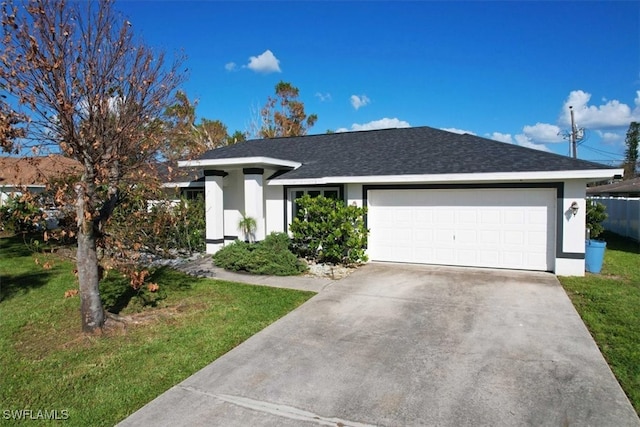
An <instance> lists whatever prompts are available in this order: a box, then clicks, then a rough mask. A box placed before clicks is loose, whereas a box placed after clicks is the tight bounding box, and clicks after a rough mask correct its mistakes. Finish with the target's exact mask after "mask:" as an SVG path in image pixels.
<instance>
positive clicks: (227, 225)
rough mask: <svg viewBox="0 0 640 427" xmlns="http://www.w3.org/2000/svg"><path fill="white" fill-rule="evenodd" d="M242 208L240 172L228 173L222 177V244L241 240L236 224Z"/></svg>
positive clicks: (241, 178) (242, 183) (242, 189)
mask: <svg viewBox="0 0 640 427" xmlns="http://www.w3.org/2000/svg"><path fill="white" fill-rule="evenodd" d="M243 208H244V181H243V175H242V171H238V170H233V171H229V175H227V176H225V177H224V242H225V244H228V243H231V242H233V241H235V240H236V239H239V238H241V236H240V230H238V222H239V221H240V218H241V212H242V210H243Z"/></svg>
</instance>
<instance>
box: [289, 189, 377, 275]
mask: <svg viewBox="0 0 640 427" xmlns="http://www.w3.org/2000/svg"><path fill="white" fill-rule="evenodd" d="M296 203H297V204H298V206H299V210H298V216H297V217H296V218H294V219H293V222H292V224H291V227H290V230H291V233H293V239H292V246H293V250H294V252H295V253H297V254H298V255H300V256H302V257H305V258H307V259H311V260H315V261H319V262H330V263H334V264H345V265H351V264H355V263H358V262H362V261H366V260H367V256H366V254H365V250H366V247H367V234H368V230H367V229H366V227H365V226H364V215H365V213H366V208H359V207H357V206H346V205H345V203H344V202H343V201H341V200H334V199H330V198H326V197H323V196H318V197H311V196H309V195H308V194H307V195H304V196H303V197H301V198H299V199H297V200H296Z"/></svg>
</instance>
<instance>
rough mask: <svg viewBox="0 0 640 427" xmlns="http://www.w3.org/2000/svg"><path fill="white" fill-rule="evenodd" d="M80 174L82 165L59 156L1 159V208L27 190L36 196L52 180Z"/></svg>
mask: <svg viewBox="0 0 640 427" xmlns="http://www.w3.org/2000/svg"><path fill="white" fill-rule="evenodd" d="M80 173H82V168H81V165H80V163H78V162H77V161H75V160H73V159H69V158H68V157H64V156H61V155H58V154H52V155H50V156H39V157H0V206H3V205H4V204H5V203H6V201H7V200H8V199H9V198H11V197H14V196H19V195H21V194H22V193H23V192H24V191H25V190H27V191H29V192H31V193H34V194H38V193H42V192H43V191H44V190H45V189H46V187H47V184H48V183H49V182H50V181H51V180H52V179H58V178H63V177H65V176H67V175H69V174H80Z"/></svg>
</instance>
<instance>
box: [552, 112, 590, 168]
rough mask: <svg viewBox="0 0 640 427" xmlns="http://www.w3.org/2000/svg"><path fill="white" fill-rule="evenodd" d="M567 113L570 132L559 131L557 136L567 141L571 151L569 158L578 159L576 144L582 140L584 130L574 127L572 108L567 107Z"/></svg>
mask: <svg viewBox="0 0 640 427" xmlns="http://www.w3.org/2000/svg"><path fill="white" fill-rule="evenodd" d="M569 112H570V113H571V131H570V132H567V131H560V132H558V135H561V136H562V138H564V139H568V140H569V141H570V143H569V151H571V157H573V158H574V159H577V158H578V142H580V141H582V140H583V139H584V134H585V132H584V128H578V126H576V121H575V118H574V117H573V107H572V106H569Z"/></svg>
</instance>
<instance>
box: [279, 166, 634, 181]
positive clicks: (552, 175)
mask: <svg viewBox="0 0 640 427" xmlns="http://www.w3.org/2000/svg"><path fill="white" fill-rule="evenodd" d="M622 172H623V169H587V170H572V171H551V172H549V171H537V172H489V173H452V174H431V175H371V176H329V177H319V178H301V179H295V178H294V179H287V178H286V174H285V175H283V176H282V178H275V179H272V180H271V181H270V182H269V185H319V184H338V183H341V184H350V183H353V184H355V183H358V184H381V183H383V184H386V183H389V184H395V183H398V184H399V183H451V182H470V181H473V182H505V181H540V182H542V181H558V180H567V179H583V180H587V181H597V180H601V179H607V178H611V177H613V176H615V175H620V174H622Z"/></svg>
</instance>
